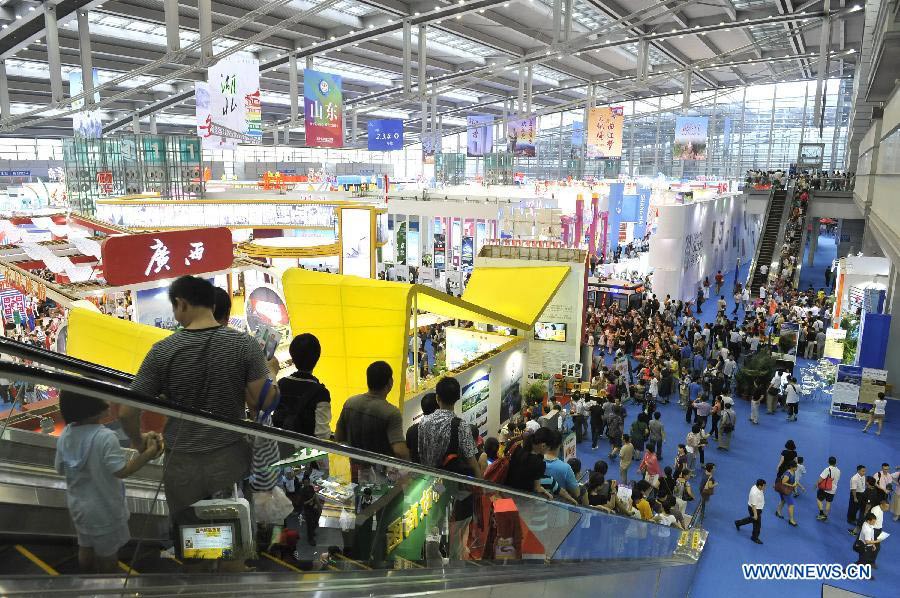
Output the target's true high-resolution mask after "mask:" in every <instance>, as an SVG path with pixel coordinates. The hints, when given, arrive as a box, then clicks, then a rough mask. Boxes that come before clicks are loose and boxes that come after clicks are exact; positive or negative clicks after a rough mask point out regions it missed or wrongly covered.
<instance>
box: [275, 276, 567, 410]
mask: <svg viewBox="0 0 900 598" xmlns="http://www.w3.org/2000/svg"><path fill="white" fill-rule="evenodd" d="M494 270H515V271H516V272H519V274H520V277H519V279H520V281H519V283H518V284H516V285H515V286H510V287H507V288H506V289H504V290H503V292H502V295H503V296H502V297H491V298H490V299H489V300H485V302H484V304H483V305H490V306H491V308H490V309H489V308H487V307H482V305H476V304H474V303H471V302H469V301H465V300H463V299H458V298H456V297H451V296H449V295H446V294H444V293H441V292H440V291H436V290H435V289H432V288H431V287H426V286H422V285H410V284H406V283H400V282H386V281H383V280H372V279H368V278H359V277H356V276H344V275H338V274H327V273H324V272H311V271H309V270H303V269H300V268H292V269H290V270H288V271H287V272H285V273H284V277H283V279H282V284H283V287H284V296H285V300H286V303H287V310H288V315H289V316H290V319H291V331H292V332H293V334H294V335H297V334H302V333H304V332H309V333H311V334H314V335H315V336H316V337H317V338H318V339H319V342H320V343H321V345H322V357H321V359H320V360H319V364H318V366H317V367H316V370H315V374H316V377H317V378H318V379H319V380H321V381H322V383H323V384H325V386H327V387H328V389H329V391H330V392H331V412H332V420H333V421H335V422H336V421H337V418H338V416H339V415H340V411H341V407H342V406H343V404H344V401H345V400H346V399H347V398H348V397H350V396H352V395H354V394H358V393H362V392H365V391H366V368H367V367H368V366H369V364H371V363H372V362H373V361H379V360H381V361H386V362H387V363H388V364H390V366H391V368H392V369H393V370H394V389H393V390H392V391H391V393H390V395H389V396H388V401H389V402H391V403H392V404H394V405H397V406H398V407H399V406H401V405H402V401H403V397H404V395H405V389H406V366H407V363H406V362H407V359H406V356H407V352H408V350H409V347H410V344H409V340H410V333H409V323H410V315H411V314H412V313H413V311H414V310H420V311H427V312H432V313H435V314H440V315H442V316H447V317H449V318H454V319H461V320H471V321H474V322H480V323H485V324H494V325H499V326H509V327H512V328H521V329H527V328H530V327H531V326H533V325H534V321H535V320H536V319H537V317H538V315H540V313H541V311H543V308H544V306H545V305H546V304H547V303H548V302H549V301H550V299H551V298H552V297H553V294H554V293H555V292H556V290H557V289H558V288H559V285H560V284H562V280H563V278H565V275H566V274H567V273H568V271H569V268H568V267H567V266H563V267H552V268H494ZM523 270H528V271H530V270H538V271H540V272H539V274H540V275H541V276H533V275H532V274H531V272H523ZM476 271H477V269H476ZM503 274H504V276H505V272H504V273H503ZM473 279H474V275H473ZM537 279H540V282H535V280H537ZM548 281H549V282H548ZM523 282H525V283H528V284H534V285H536V286H538V287H539V288H540V289H542V290H543V292H544V293H546V296H545V297H543V299H541V300H538V299H537V293H536V292H532V291H524V290H522V289H521V285H522V283H523ZM470 284H471V281H470ZM520 290H521V291H522V293H524V294H525V295H526V296H527V297H528V298H529V300H530V301H531V311H534V310H535V309H536V310H537V311H535V312H534V313H533V314H531V315H529V314H530V311H529V312H527V313H526V311H525V310H519V313H520V314H522V315H526V316H528V317H527V318H525V319H520V318H518V317H512V316H511V315H510V314H508V313H501V312H499V310H497V309H496V308H495V307H494V304H498V303H499V304H501V305H502V306H506V307H509V306H508V304H512V303H513V302H515V301H517V300H518V297H519V295H520ZM538 304H539V305H538ZM538 307H539V309H538ZM510 311H514V310H510Z"/></svg>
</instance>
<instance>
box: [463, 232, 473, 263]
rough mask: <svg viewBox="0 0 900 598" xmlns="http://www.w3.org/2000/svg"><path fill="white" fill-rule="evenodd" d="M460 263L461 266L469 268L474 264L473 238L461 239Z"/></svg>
mask: <svg viewBox="0 0 900 598" xmlns="http://www.w3.org/2000/svg"><path fill="white" fill-rule="evenodd" d="M462 263H463V266H471V265H473V264H474V263H475V238H474V237H463V238H462Z"/></svg>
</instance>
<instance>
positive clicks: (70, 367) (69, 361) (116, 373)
mask: <svg viewBox="0 0 900 598" xmlns="http://www.w3.org/2000/svg"><path fill="white" fill-rule="evenodd" d="M0 354H2V355H12V356H14V357H18V358H20V359H26V360H28V361H34V362H37V363H40V364H42V365H46V366H50V367H53V368H58V369H62V370H67V371H70V372H74V373H77V374H81V375H83V376H91V377H93V378H95V379H101V380H105V381H107V382H113V383H121V384H131V381H132V380H134V376H132V375H131V374H127V373H125V372H122V371H120V370H116V369H113V368H108V367H106V366H102V365H97V364H96V363H91V362H90V361H84V360H83V359H78V358H75V357H70V356H68V355H64V354H62V353H57V352H56V351H51V350H49V349H44V348H41V347H36V346H34V345H30V344H28V343H20V342H19V341H15V340H12V339H9V338H6V337H2V336H0Z"/></svg>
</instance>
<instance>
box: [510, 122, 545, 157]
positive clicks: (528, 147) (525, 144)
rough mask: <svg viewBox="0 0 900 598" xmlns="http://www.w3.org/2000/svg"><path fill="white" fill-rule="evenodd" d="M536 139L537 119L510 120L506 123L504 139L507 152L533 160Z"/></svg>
mask: <svg viewBox="0 0 900 598" xmlns="http://www.w3.org/2000/svg"><path fill="white" fill-rule="evenodd" d="M536 137H537V117H536V116H533V117H531V118H522V119H519V120H511V121H509V122H508V123H506V139H507V146H508V149H509V152H510V153H511V154H512V155H514V156H517V157H520V158H533V157H534V156H535V155H536V154H535V145H534V142H535V138H536Z"/></svg>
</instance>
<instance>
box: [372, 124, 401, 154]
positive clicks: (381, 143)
mask: <svg viewBox="0 0 900 598" xmlns="http://www.w3.org/2000/svg"><path fill="white" fill-rule="evenodd" d="M367 128H368V133H369V136H368V149H369V151H370V152H390V151H395V150H401V149H403V121H402V120H400V119H398V118H386V119H383V120H370V121H369V123H368V127H367Z"/></svg>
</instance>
